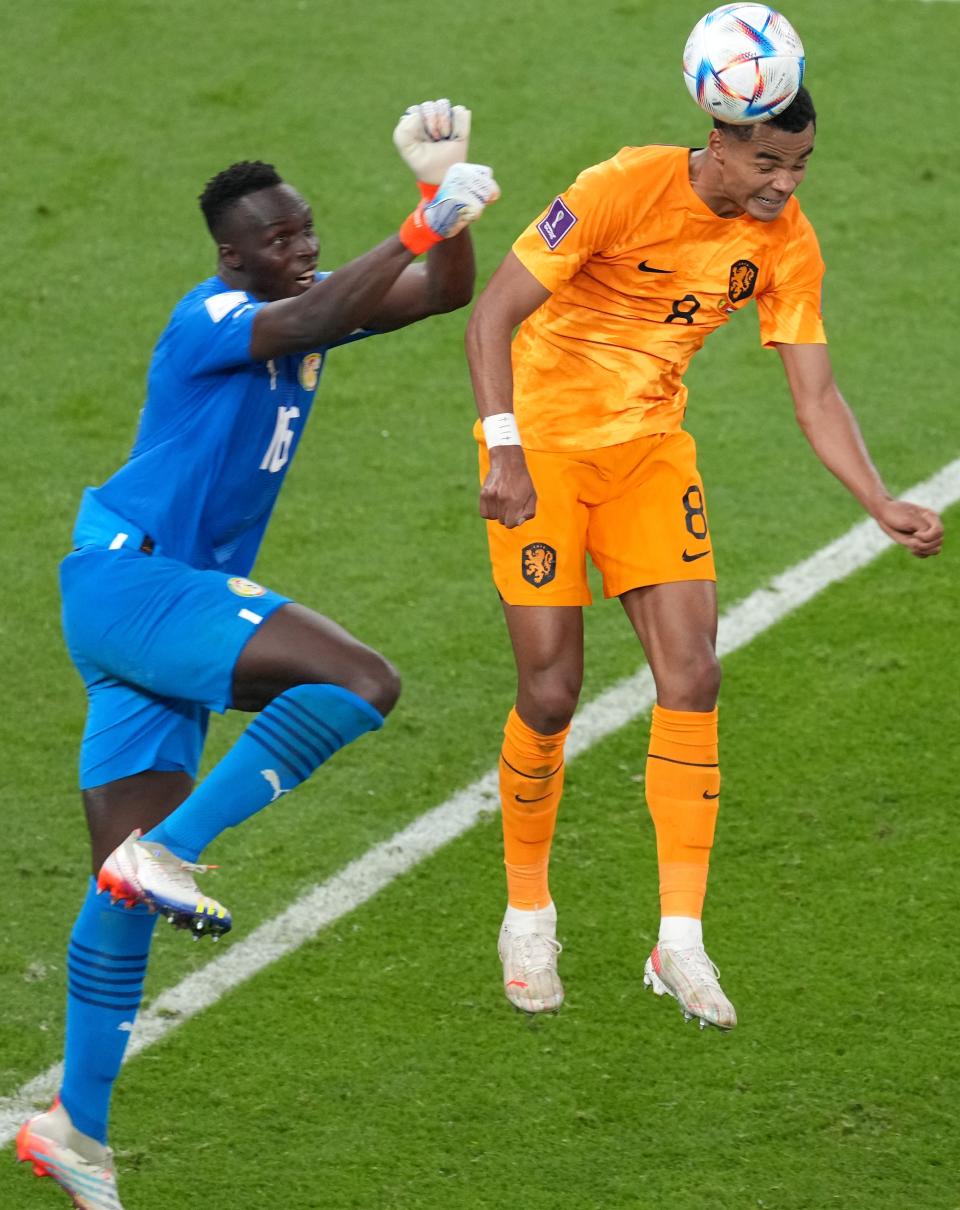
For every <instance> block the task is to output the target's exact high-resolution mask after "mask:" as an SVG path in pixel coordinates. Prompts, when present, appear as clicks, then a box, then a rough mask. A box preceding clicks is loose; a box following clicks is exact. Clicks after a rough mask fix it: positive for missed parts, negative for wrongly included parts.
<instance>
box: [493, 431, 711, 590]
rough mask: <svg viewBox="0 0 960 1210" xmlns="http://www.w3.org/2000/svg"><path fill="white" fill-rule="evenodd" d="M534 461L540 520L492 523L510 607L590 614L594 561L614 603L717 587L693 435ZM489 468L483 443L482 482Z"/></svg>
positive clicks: (534, 453)
mask: <svg viewBox="0 0 960 1210" xmlns="http://www.w3.org/2000/svg"><path fill="white" fill-rule="evenodd" d="M525 454H526V459H527V467H528V469H529V471H530V475H531V477H532V479H533V485H534V487H535V488H536V491H537V513H536V516H535V517H534V518H533V519H532V520H531V521H527V522H525V523H524V524H523V525H518V526H517V527H516V529H506V528H505V527H504V526H503V525H501V524H500V522H499V521H488V522H487V538H488V540H489V543H490V561H491V563H492V565H493V579H494V583H495V584H496V586H497V589H498V591H499V593H500V596H501V597H502V598H503V599H504V601H506V602H507V604H508V605H589V604H590V602H591V600H592V597H591V595H590V588H589V585H588V583H587V559H586V556H587V555H588V554H589V555H590V558H591V559H592V560H593V563H594V565H595V566H596V568H597V570H598V571H599V572H600V574H601V575H602V577H603V595H604V596H605V597H618V596H620V595H621V594H622V593H625V592H628V591H629V590H630V589H631V588H642V587H644V586H645V585H648V584H668V583H671V582H673V581H675V580H715V579H716V578H717V573H716V569H715V567H714V563H713V550H712V542H711V539H710V534H709V530H708V528H707V515H706V505H705V503H704V497H703V483H702V482H701V479H700V475H699V472H698V471H697V447H696V444H695V443H694V440H693V438H692V437H691V436H690V434H689V433H686V432H683V431H682V430H681V431H679V432H674V433H657V434H654V435H653V436H649V437H639V438H637V439H636V440H635V441H627V442H624V443H623V444H622V445H611V446H607V447H606V448H604V449H599V450H576V451H570V452H564V453H553V452H546V451H543V450H526V451H525ZM489 466H490V460H489V456H488V454H487V449H486V446H485V445H483V444H482V442H481V444H480V482H481V483H482V482H483V480H484V479H485V478H486V475H487V471H488V469H489Z"/></svg>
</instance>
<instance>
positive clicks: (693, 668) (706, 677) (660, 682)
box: [657, 652, 722, 713]
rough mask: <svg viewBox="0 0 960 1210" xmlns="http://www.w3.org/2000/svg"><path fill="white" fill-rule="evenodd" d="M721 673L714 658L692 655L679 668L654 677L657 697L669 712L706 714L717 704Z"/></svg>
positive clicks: (709, 655)
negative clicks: (687, 711) (685, 711)
mask: <svg viewBox="0 0 960 1210" xmlns="http://www.w3.org/2000/svg"><path fill="white" fill-rule="evenodd" d="M721 676H722V671H721V668H720V661H719V660H718V659H717V657H716V655H715V654H713V653H712V652H711V653H709V654H708V653H702V654H700V655H696V656H691V658H690V659H689V660H688V661H687V662H686V663H685V664H684V666H683V667H682V668H674V669H671V670H670V672H669V673H667V674H666V675H663V676H660V677H658V678H657V698H658V700H659V702H660V704H661V705H662V706H666V707H667V708H668V709H670V710H690V711H694V712H704V713H705V712H707V711H709V710H712V709H713V708H714V706H715V705H716V704H717V698H718V696H719V694H720V680H721Z"/></svg>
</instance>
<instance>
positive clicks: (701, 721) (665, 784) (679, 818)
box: [646, 706, 720, 920]
mask: <svg viewBox="0 0 960 1210" xmlns="http://www.w3.org/2000/svg"><path fill="white" fill-rule="evenodd" d="M646 791H647V806H648V807H649V808H650V814H651V816H652V817H653V824H654V827H655V829H656V832H657V860H658V863H659V866H660V913H661V915H663V916H692V917H695V918H696V919H698V920H699V919H700V916H701V914H702V912H703V900H704V896H705V895H706V893H707V869H708V866H709V863H710V849H711V848H712V846H713V830H714V827H715V825H716V822H717V809H718V808H719V805H720V766H719V763H718V758H717V711H716V709H713V710H711V711H709V713H706V714H703V713H693V712H692V711H688V710H664V709H663V708H662V707H661V706H654V708H653V717H652V719H651V722H650V751H649V754H648V756H647V773H646Z"/></svg>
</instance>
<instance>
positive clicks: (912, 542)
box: [467, 88, 943, 1029]
mask: <svg viewBox="0 0 960 1210" xmlns="http://www.w3.org/2000/svg"><path fill="white" fill-rule="evenodd" d="M815 133H816V112H815V110H814V107H813V102H812V100H811V98H810V94H809V93H808V92H807V90H806V89H804V88H801V89H800V91H799V92H798V94H797V96H796V98H795V99H794V101H793V102H792V103H791V104H790V105H789V106H788V107H787V109H785V110H784V111H783V112H782V113H781V114H779V115H778V116H776V117H774V118H772V119H770V120H769V121H767V122H764V123H763V124H754V125H749V126H730V125H727V124H723V123H721V122H719V121H715V122H714V129H713V130H712V131H711V132H710V137H709V140H708V142H707V146H706V147H703V148H698V149H695V150H691V149H689V148H686V147H666V146H650V147H626V148H624V149H623V150H622V151H620V152H619V153H618V154H617V155H615V156H614V157H613V158H612V159H610V160H607V161H606V162H605V163H601V164H597V165H596V166H594V167H592V168H588V169H587V170H586V171H585V172H583V173H581V174H580V176H579V177H578V178H577V180H576V181H575V183H574V184H573V185H571V186H570V188H569V189H567V190H566V191H565V192H564V193H562V194H561V195H560V196H559V197H558V198H556V200H555V201H553V202H552V203H551V204H550V206H548V207H547V209H546V210H545V211H544V212H543V214H542V215H541V216H540V217H539V218H538V219H537V220H536V221H535V222H533V223H531V225H530V226H529V227H528V228H527V229H526V231H524V232H523V234H522V235H521V236H520V237H519V238H518V239H517V241H516V243H515V244H514V245H513V249H512V251H511V252H509V253H508V254H507V256H506V258H505V259H504V261H503V263H502V264H501V265H500V267H499V269H498V270H497V272H496V273H495V274H494V276H493V278H492V279H491V281H490V283H489V285H488V286H487V288H486V289H485V291H484V292H483V294H482V295H481V297H480V298H479V299H478V301H477V304H476V306H475V308H474V311H473V315H472V317H471V319H470V323H469V325H468V329H467V353H468V358H469V361H470V369H471V374H472V377H473V384H474V392H475V394H476V399H477V408H478V412H479V415H480V422H481V423H480V425H478V439H481V448H480V467H481V478H482V481H483V487H482V490H481V494H480V512H481V514H482V516H484V517H485V518H487V531H488V538H489V543H490V554H491V561H492V565H493V576H494V581H495V583H496V586H497V589H498V590H499V593H500V596H501V598H502V601H503V609H504V613H505V615H506V621H507V627H508V630H509V632H510V638H511V641H512V644H513V650H514V656H515V659H516V663H517V674H518V687H517V698H516V704H515V707H514V709H513V710H511V712H510V715H509V717H508V719H507V724H506V727H505V730H504V745H503V750H502V752H501V759H500V797H501V804H502V811H503V832H504V847H505V864H506V870H507V896H508V906H507V910H506V914H505V916H504V920H503V925H502V928H501V931H500V939H499V952H500V957H501V960H502V962H503V974H504V989H505V992H506V995H507V998H508V999H509V1000H510V1001H511V1002H512V1003H513V1004H514V1005H516V1006H517V1007H518V1008H521V1009H524V1010H525V1011H527V1012H531V1013H535V1012H543V1011H549V1010H554V1009H557V1008H559V1006H560V1004H561V1003H562V1002H563V995H564V991H563V985H562V983H561V982H560V978H559V975H558V973H557V954H558V953H559V950H560V946H559V944H558V943H557V941H556V908H555V906H554V904H553V900H552V898H551V895H550V890H549V885H548V879H547V866H548V861H549V854H550V845H551V841H552V837H553V831H554V825H555V822H556V816H557V809H558V806H559V802H560V796H561V792H562V788H563V749H564V741H565V738H566V736H567V733H568V731H569V726H570V720H571V718H572V717H573V713H574V710H575V708H576V705H577V699H578V696H579V693H580V686H581V682H582V676H583V619H582V606H584V605H587V604H589V603H590V592H589V589H588V585H587V579H586V554H587V553H589V555H590V557H591V559H592V560H593V562H594V564H595V565H596V566H597V568H598V570H599V571H600V573H601V575H602V577H603V591H604V595H605V596H607V597H619V598H620V601H621V603H622V605H623V608H624V610H625V612H626V614H627V617H628V618H629V619H630V622H631V624H632V625H633V628H634V630H635V631H636V634H637V637H638V638H639V639H640V642H641V643H642V644H643V648H644V651H645V653H646V657H647V660H648V662H649V664H650V668H651V671H652V673H653V676H654V680H655V683H656V688H657V702H656V705H655V706H654V708H653V715H652V720H651V727H650V747H649V752H648V758H647V765H646V778H645V785H646V797H647V804H648V806H649V809H650V814H651V816H652V817H653V822H654V826H655V830H656V837H657V856H658V864H659V874H660V908H661V920H660V932H659V938H658V941H657V944H656V945H655V946H654V949H653V952H652V953H651V954H650V957H649V958H648V960H647V963H646V966H645V969H644V982H645V983H646V984H647V985H649V986H652V988H653V990H654V991H655V992H656V993H657V994H658V995H663V994H664V993H668V994H669V995H671V996H673V997H675V998H676V1000H677V1001H678V1002H679V1004H680V1007H681V1009H682V1010H683V1013H684V1015H685V1016H686V1017H687V1018H690V1017H696V1018H698V1019H699V1021H700V1025H701V1028H703V1026H704V1025H714V1026H717V1027H719V1028H721V1029H730V1028H732V1027H733V1026H734V1025H735V1024H736V1020H737V1017H736V1012H735V1010H734V1007H733V1005H732V1004H731V1003H730V1001H729V1000H728V998H727V997H726V995H725V994H724V992H723V990H722V988H721V987H720V984H719V982H718V977H717V971H716V968H715V967H714V965H713V963H712V962H711V961H710V959H709V957H708V956H707V954H706V952H705V950H704V948H703V933H702V928H701V913H702V908H703V900H704V895H705V892H706V885H707V868H708V863H709V857H710V849H711V846H712V843H713V834H714V826H715V822H716V816H717V809H718V806H719V797H720V770H719V764H718V754H717V753H718V748H717V709H716V705H717V695H718V691H719V686H720V667H719V663H718V661H717V655H716V631H717V599H716V583H715V581H716V573H715V570H714V561H713V538H712V535H711V533H710V529H709V525H708V521H707V512H706V505H705V499H704V492H703V484H702V482H701V479H700V475H699V473H698V471H697V465H696V449H695V445H694V441H693V438H692V437H691V436H690V435H689V434H688V433H686V432H685V431H684V430H683V429H682V427H681V425H682V422H683V417H684V412H685V410H686V403H687V390H686V387H685V386H684V385H683V381H682V378H683V373H684V371H685V370H686V367H687V365H688V363H689V361H690V358H691V357H692V356H693V354H694V353H695V352H696V351H697V349H699V348H700V346H701V344H702V343H703V341H704V339H705V338H706V336H707V335H708V334H709V333H710V332H712V331H713V330H714V329H715V328H718V327H720V325H721V324H724V323H726V322H727V320H728V319H729V318H730V316H731V315H732V314H733V313H734V312H736V311H739V310H742V309H743V307H745V306H746V305H747V304H748V303H749V302H750V301H751V300H753V301H755V302H756V304H757V308H758V310H759V313H760V336H761V340H762V342H763V344H764V345H765V346H767V347H770V348H775V349H776V350H777V352H778V353H779V354H780V357H781V359H782V361H783V366H784V370H785V372H786V376H787V381H788V383H789V387H790V391H791V393H792V395H793V399H794V404H795V409H796V416H797V420H798V421H799V423H800V426H801V428H802V429H803V431H804V433H805V435H806V436H807V438H808V440H809V441H810V444H811V445H812V447H813V449H814V451H815V453H816V454H817V456H818V457H819V458H820V460H821V461H822V462H823V464H824V465H825V466H826V467H827V468H828V469H829V470H830V471H832V472H833V474H834V475H836V477H837V478H838V479H839V480H840V481H841V483H843V484H844V485H845V486H846V487H847V488H848V490H849V491H850V492H852V493H853V495H854V496H855V497H856V498H857V499H858V500H859V501H860V503H861V504H862V505H863V507H864V508H865V509H866V510H867V512H868V513H869V514H870V515H871V516H872V517H873V518H874V519H875V520H876V521H877V523H878V524H879V525H880V527H881V528H882V529H883V531H884V532H885V533H886V534H887V535H888V536H889V537H890V538H892V539H894V540H895V541H897V542H899V543H901V544H902V545H903V546H905V547H907V549H908V550H909V551H911V553H913V554H914V555H917V556H919V557H921V558H923V557H926V556H928V555H934V554H937V553H938V552H939V550H940V545H941V541H942V534H943V527H942V524H941V521H940V518H939V517H938V516H937V515H936V514H935V513H933V512H931V511H930V510H928V509H925V508H921V507H919V506H918V505H915V504H911V503H909V502H906V501H902V500H895V499H893V498H892V497H891V495H890V493H889V492H888V491H887V489H886V488H885V486H884V484H883V482H882V480H881V479H880V476H879V474H878V473H877V471H876V469H875V467H874V466H873V464H872V462H871V460H870V457H869V455H868V453H867V450H866V448H865V446H864V444H863V440H862V438H861V436H860V432H859V429H858V427H857V424H856V421H855V419H854V417H853V415H852V414H851V412H850V410H849V408H848V407H847V405H846V403H845V402H844V399H843V397H842V395H841V394H840V391H839V389H838V387H837V385H836V383H835V381H834V377H833V371H832V368H831V364H830V358H829V355H828V353H827V347H826V337H825V335H824V329H823V321H822V317H821V310H820V306H821V281H822V277H823V262H822V260H821V257H820V250H819V247H818V244H817V239H816V236H815V234H814V231H813V228H812V227H811V225H810V223H809V222H808V220H807V219H806V218H805V216H804V215H803V213H802V212H801V210H800V206H799V205H798V203H797V201H796V199H795V198H794V196H793V194H794V191H795V190H796V188H797V186H798V185H799V184H800V182H801V180H802V179H803V176H804V173H805V171H806V166H807V161H808V159H809V157H810V154H811V152H812V151H813V146H814V138H815ZM517 325H520V329H519V332H518V333H517V335H516V338H515V339H514V340H513V341H512V345H511V336H512V333H513V330H514V328H516V327H517ZM480 428H482V434H481V432H480V431H479V430H480Z"/></svg>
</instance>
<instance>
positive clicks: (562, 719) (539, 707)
mask: <svg viewBox="0 0 960 1210" xmlns="http://www.w3.org/2000/svg"><path fill="white" fill-rule="evenodd" d="M578 697H579V686H576V687H574V686H572V685H567V684H565V683H564V682H563V681H545V680H539V681H538V682H537V684H536V685H534V686H528V687H527V688H526V689H524V687H523V686H521V689H520V693H519V694H518V696H517V707H518V710H519V714H520V717H521V718H522V719H523V721H524V722H525V723H526V724H527V726H528V727H532V728H533V730H534V731H538V732H539V733H540V734H541V735H555V734H556V733H557V732H558V731H562V730H563V729H564V727H566V725H567V724H568V723H569V722H570V720H571V719H572V718H573V713H574V711H575V710H576V708H577V699H578Z"/></svg>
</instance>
